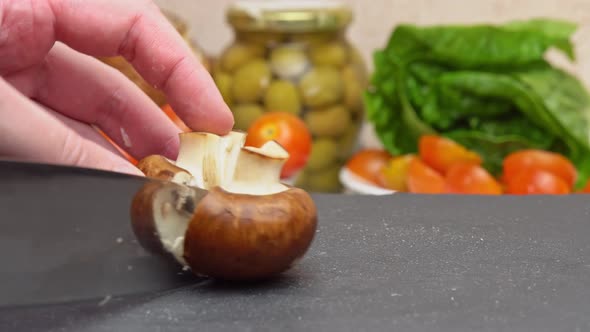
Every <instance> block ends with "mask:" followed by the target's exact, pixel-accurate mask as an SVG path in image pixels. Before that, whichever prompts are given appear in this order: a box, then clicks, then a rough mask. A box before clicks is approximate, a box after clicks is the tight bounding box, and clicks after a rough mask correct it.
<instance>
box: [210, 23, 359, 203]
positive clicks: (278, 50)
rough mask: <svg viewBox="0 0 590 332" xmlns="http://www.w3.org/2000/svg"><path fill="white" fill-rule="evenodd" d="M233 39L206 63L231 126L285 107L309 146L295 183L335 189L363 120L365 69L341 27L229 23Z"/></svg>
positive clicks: (238, 126)
mask: <svg viewBox="0 0 590 332" xmlns="http://www.w3.org/2000/svg"><path fill="white" fill-rule="evenodd" d="M233 31H234V37H235V38H234V40H233V41H232V42H231V43H230V44H229V45H227V47H226V48H225V49H224V50H223V51H222V53H221V54H220V55H219V57H218V58H217V60H216V62H215V64H214V65H213V68H212V74H213V78H214V80H215V82H216V84H217V86H218V88H219V90H220V91H221V94H222V95H223V98H224V100H225V101H226V103H227V104H228V105H229V106H230V108H231V110H232V112H233V114H234V118H235V129H238V130H243V131H247V130H248V128H249V127H250V126H251V124H252V123H253V122H254V121H255V120H256V119H257V118H258V117H260V116H261V115H263V114H264V113H266V112H274V111H280V112H289V113H292V114H295V115H297V116H298V117H299V118H301V119H302V120H303V121H304V122H305V124H306V126H307V128H308V129H309V131H310V133H311V134H312V140H313V144H312V151H311V155H310V156H309V159H308V162H307V164H306V166H305V167H304V169H303V170H302V172H300V173H299V174H298V176H297V178H296V179H295V185H296V186H298V187H301V188H303V189H306V190H309V191H314V192H340V191H341V189H342V185H341V183H340V181H339V179H338V174H339V172H340V169H341V168H342V166H343V165H344V163H345V162H346V160H347V159H348V158H349V157H350V156H351V154H352V153H353V152H354V150H355V148H356V144H357V142H358V135H359V131H360V128H361V125H362V122H363V120H364V110H363V102H362V94H363V91H364V89H365V87H366V85H367V77H368V74H367V69H366V66H365V63H364V61H363V60H362V57H361V56H360V53H359V52H358V50H357V48H356V47H355V46H354V45H352V44H351V43H350V42H349V41H348V39H347V38H346V34H345V32H346V27H341V28H339V29H323V30H322V29H317V30H314V29H307V30H304V31H288V29H285V31H282V30H280V29H277V28H276V27H275V28H274V29H272V30H270V29H268V30H265V29H264V28H257V29H250V30H247V29H240V28H237V27H235V26H234V27H233Z"/></svg>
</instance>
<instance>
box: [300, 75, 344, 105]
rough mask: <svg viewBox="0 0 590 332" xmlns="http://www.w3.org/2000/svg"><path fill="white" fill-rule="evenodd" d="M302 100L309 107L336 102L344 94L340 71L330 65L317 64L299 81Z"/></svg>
mask: <svg viewBox="0 0 590 332" xmlns="http://www.w3.org/2000/svg"><path fill="white" fill-rule="evenodd" d="M299 91H300V93H301V96H302V97H303V102H304V103H305V105H307V106H309V107H323V106H327V105H330V104H335V103H338V102H339V101H340V100H341V99H342V97H343V94H344V86H343V84H342V77H341V76H340V72H339V71H338V70H337V69H335V68H333V67H330V66H317V67H315V68H313V69H311V70H310V71H308V72H307V73H306V74H305V75H304V76H303V77H302V78H301V81H300V82H299Z"/></svg>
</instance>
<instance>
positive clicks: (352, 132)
mask: <svg viewBox="0 0 590 332" xmlns="http://www.w3.org/2000/svg"><path fill="white" fill-rule="evenodd" d="M359 127H360V125H359V123H357V122H351V123H350V125H349V126H348V128H346V131H345V132H344V134H342V135H341V136H338V138H336V139H335V141H336V144H337V149H336V150H337V151H338V158H340V159H341V160H342V159H344V160H345V159H348V158H349V157H350V156H351V155H352V153H353V151H354V149H355V148H356V146H357V143H358V136H359Z"/></svg>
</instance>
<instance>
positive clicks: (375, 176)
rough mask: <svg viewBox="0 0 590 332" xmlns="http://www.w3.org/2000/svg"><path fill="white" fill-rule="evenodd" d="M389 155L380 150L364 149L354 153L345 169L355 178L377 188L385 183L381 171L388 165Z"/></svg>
mask: <svg viewBox="0 0 590 332" xmlns="http://www.w3.org/2000/svg"><path fill="white" fill-rule="evenodd" d="M391 157H392V156H391V154H390V153H389V152H387V151H385V150H381V149H364V150H361V151H359V152H357V153H355V154H354V155H353V156H352V157H351V158H350V159H349V160H348V162H347V163H346V168H348V169H349V170H350V171H351V172H353V173H354V174H356V175H357V176H359V177H361V178H363V179H365V180H367V181H369V182H371V183H373V184H376V185H379V186H382V185H383V183H384V182H385V181H384V179H383V178H382V169H383V168H384V167H385V166H386V165H387V164H388V163H389V160H390V159H391Z"/></svg>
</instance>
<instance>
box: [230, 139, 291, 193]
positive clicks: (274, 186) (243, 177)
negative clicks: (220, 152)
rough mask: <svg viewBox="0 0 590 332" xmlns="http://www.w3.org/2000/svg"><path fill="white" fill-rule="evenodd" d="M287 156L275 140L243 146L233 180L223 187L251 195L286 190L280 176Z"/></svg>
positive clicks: (233, 191)
mask: <svg viewBox="0 0 590 332" xmlns="http://www.w3.org/2000/svg"><path fill="white" fill-rule="evenodd" d="M287 158H289V155H288V153H287V152H286V151H285V150H284V149H283V148H282V147H281V146H280V145H279V144H278V143H277V142H275V141H270V142H268V143H266V144H264V145H263V146H262V147H260V148H255V147H251V146H247V147H243V148H242V149H241V150H240V154H239V156H238V162H237V166H236V168H235V171H234V174H233V177H232V181H231V182H230V184H228V185H226V186H222V188H223V189H224V190H226V191H228V192H232V193H240V194H250V195H270V194H276V193H279V192H281V191H284V190H286V189H287V186H285V185H284V184H282V183H281V182H280V178H281V169H282V168H283V165H284V164H285V162H286V161H287Z"/></svg>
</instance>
